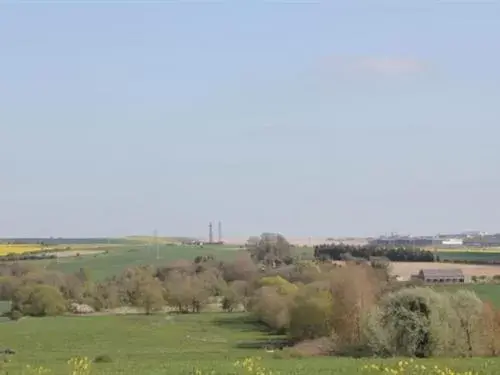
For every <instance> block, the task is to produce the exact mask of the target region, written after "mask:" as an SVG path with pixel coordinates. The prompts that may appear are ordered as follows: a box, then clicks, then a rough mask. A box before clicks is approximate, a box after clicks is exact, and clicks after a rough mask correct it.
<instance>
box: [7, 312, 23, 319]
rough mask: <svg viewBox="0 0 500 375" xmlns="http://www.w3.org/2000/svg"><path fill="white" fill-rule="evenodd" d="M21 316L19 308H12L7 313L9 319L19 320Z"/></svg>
mask: <svg viewBox="0 0 500 375" xmlns="http://www.w3.org/2000/svg"><path fill="white" fill-rule="evenodd" d="M22 317H23V313H22V312H20V311H19V310H13V311H11V312H10V313H9V318H10V319H11V320H19V319H21V318H22Z"/></svg>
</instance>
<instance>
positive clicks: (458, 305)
mask: <svg viewBox="0 0 500 375" xmlns="http://www.w3.org/2000/svg"><path fill="white" fill-rule="evenodd" d="M449 297H450V302H451V307H452V309H453V311H454V313H455V315H456V319H457V323H458V327H457V334H456V336H457V337H456V341H457V344H458V349H459V351H460V352H461V353H460V354H462V355H468V356H472V355H474V354H481V353H480V345H481V341H482V339H483V337H482V327H481V323H482V313H483V311H484V310H483V309H484V305H483V302H482V301H481V300H480V299H479V297H478V296H477V295H476V293H474V292H472V291H470V290H458V291H457V292H455V293H453V294H450V296H449Z"/></svg>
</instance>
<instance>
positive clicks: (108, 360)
mask: <svg viewBox="0 0 500 375" xmlns="http://www.w3.org/2000/svg"><path fill="white" fill-rule="evenodd" d="M93 362H94V363H111V362H113V359H111V357H110V356H109V355H107V354H100V355H98V356H97V357H95V358H94V361H93Z"/></svg>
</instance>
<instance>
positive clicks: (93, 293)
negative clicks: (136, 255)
mask: <svg viewBox="0 0 500 375" xmlns="http://www.w3.org/2000/svg"><path fill="white" fill-rule="evenodd" d="M260 272H261V271H260V270H259V268H258V267H257V264H256V263H254V261H253V260H252V258H251V256H250V254H248V253H247V252H246V251H242V252H241V254H240V256H238V257H237V258H236V259H235V260H234V261H232V262H226V263H225V262H218V261H217V260H215V259H214V258H213V257H198V258H197V259H195V260H194V261H187V260H181V261H176V262H172V263H171V264H168V265H165V266H162V267H152V266H139V267H131V268H128V269H126V270H124V271H123V272H122V273H120V274H119V275H117V276H114V277H112V278H109V279H107V280H104V281H101V282H94V281H93V280H92V278H91V275H90V272H89V271H88V270H86V269H81V270H79V271H78V272H76V273H74V274H65V273H62V272H59V271H54V270H48V269H44V268H41V267H37V266H36V265H33V264H25V263H13V264H7V263H4V264H0V300H6V301H11V302H12V303H11V315H12V316H13V317H20V316H22V315H31V316H46V315H58V314H62V313H64V312H66V311H67V310H68V308H69V306H70V305H71V304H72V303H78V304H85V305H88V306H90V307H92V308H93V309H94V310H96V311H101V310H107V309H113V308H118V307H123V306H132V307H137V308H139V309H143V310H144V312H146V313H147V314H150V313H153V312H155V311H158V310H161V309H164V308H165V307H166V306H168V307H169V308H170V309H174V310H177V311H179V312H182V313H187V312H199V311H201V310H202V308H203V307H204V306H205V305H206V304H208V303H217V304H220V305H222V307H223V308H224V309H225V310H227V311H232V310H235V309H238V308H239V309H242V308H244V303H245V298H246V293H247V289H248V290H249V285H250V283H251V282H252V281H253V280H255V278H256V277H257V276H258V275H259V273H260ZM248 293H249V291H248Z"/></svg>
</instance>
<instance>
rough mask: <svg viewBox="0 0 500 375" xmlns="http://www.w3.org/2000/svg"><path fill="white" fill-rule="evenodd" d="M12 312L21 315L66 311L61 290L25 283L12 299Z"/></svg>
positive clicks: (52, 313) (40, 314)
mask: <svg viewBox="0 0 500 375" xmlns="http://www.w3.org/2000/svg"><path fill="white" fill-rule="evenodd" d="M11 310H12V312H14V311H18V312H20V313H22V314H23V315H31V316H53V315H60V314H63V313H64V312H66V310H67V305H66V301H65V300H64V298H63V296H62V294H61V292H60V291H59V290H57V289H56V288H54V287H52V286H49V285H42V284H36V285H25V286H23V287H21V288H19V289H18V290H17V291H16V293H15V294H14V297H13V299H12V305H11Z"/></svg>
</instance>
